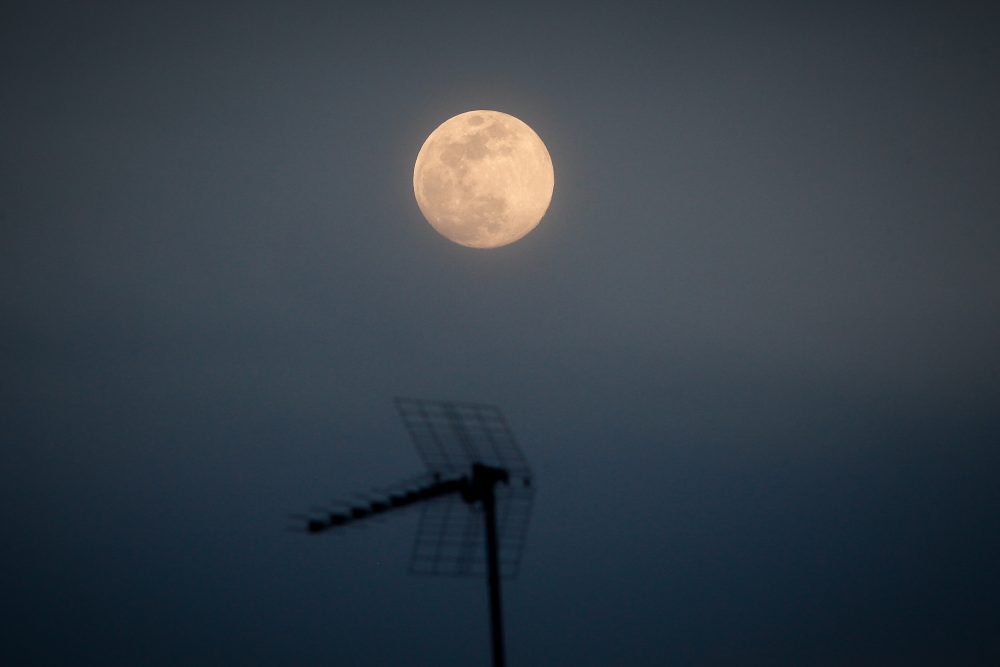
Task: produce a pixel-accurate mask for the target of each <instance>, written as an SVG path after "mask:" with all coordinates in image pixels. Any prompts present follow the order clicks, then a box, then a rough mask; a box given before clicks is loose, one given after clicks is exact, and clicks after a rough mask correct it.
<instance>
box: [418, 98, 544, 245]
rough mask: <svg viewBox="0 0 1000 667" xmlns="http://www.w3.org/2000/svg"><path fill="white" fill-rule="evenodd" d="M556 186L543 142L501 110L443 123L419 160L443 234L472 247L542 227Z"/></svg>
mask: <svg viewBox="0 0 1000 667" xmlns="http://www.w3.org/2000/svg"><path fill="white" fill-rule="evenodd" d="M554 184H555V176H554V174H553V172H552V158H550V157H549V151H548V150H546V148H545V144H543V143H542V140H541V139H540V138H539V137H538V135H537V134H535V131H534V130H532V129H531V128H530V127H528V126H527V125H526V124H525V123H523V122H522V121H520V120H518V119H517V118H514V116H510V115H508V114H505V113H501V112H499V111H467V112H465V113H463V114H459V115H457V116H455V117H454V118H449V119H448V120H446V121H445V122H443V123H441V125H440V126H438V128H437V129H436V130H434V131H433V132H431V135H430V136H429V137H427V141H425V142H424V145H423V146H422V147H421V148H420V153H418V154H417V162H416V164H415V165H414V166H413V193H414V194H415V195H416V197H417V205H418V206H420V212H421V213H423V214H424V217H425V218H427V222H429V223H431V226H432V227H434V229H436V230H437V231H438V233H439V234H441V235H442V236H445V237H447V238H449V239H451V240H452V241H454V242H455V243H459V244H461V245H464V246H468V247H470V248H498V247H500V246H504V245H507V244H508V243H513V242H514V241H517V240H518V239H520V238H521V237H523V236H524V235H525V234H527V233H528V232H530V231H531V230H532V229H534V228H535V227H536V226H537V225H538V223H539V221H540V220H541V219H542V216H543V215H545V211H546V210H547V209H548V208H549V202H550V201H552V187H553V185H554Z"/></svg>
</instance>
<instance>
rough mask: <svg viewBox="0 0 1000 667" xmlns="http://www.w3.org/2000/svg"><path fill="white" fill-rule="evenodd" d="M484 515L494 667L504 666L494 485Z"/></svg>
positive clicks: (485, 499)
mask: <svg viewBox="0 0 1000 667" xmlns="http://www.w3.org/2000/svg"><path fill="white" fill-rule="evenodd" d="M483 515H484V518H485V520H486V521H485V523H486V560H487V565H488V568H489V572H488V577H487V579H488V581H489V587H490V627H491V629H492V632H493V667H503V666H504V656H503V614H502V613H501V610H500V563H499V558H498V555H497V512H496V500H495V498H494V496H493V485H492V484H491V485H490V486H488V487H487V488H486V490H485V492H484V493H483Z"/></svg>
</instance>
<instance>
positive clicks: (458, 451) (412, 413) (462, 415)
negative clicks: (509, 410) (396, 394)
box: [396, 398, 534, 578]
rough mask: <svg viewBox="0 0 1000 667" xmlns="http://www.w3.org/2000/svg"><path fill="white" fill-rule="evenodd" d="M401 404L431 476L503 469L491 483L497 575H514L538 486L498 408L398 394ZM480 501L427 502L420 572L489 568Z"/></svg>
mask: <svg viewBox="0 0 1000 667" xmlns="http://www.w3.org/2000/svg"><path fill="white" fill-rule="evenodd" d="M396 408H397V410H398V411H399V414H400V416H401V417H402V419H403V423H404V425H405V426H406V429H407V431H409V433H410V436H411V438H412V439H413V443H414V445H415V446H416V448H417V451H418V453H419V454H420V456H421V458H422V459H423V460H424V463H425V464H426V465H427V467H428V469H429V470H430V471H431V473H432V474H433V475H436V476H438V477H440V478H442V479H450V478H457V477H463V476H468V475H470V473H471V469H472V465H473V464H474V463H481V464H484V465H488V466H492V467H496V468H502V469H504V470H506V471H507V474H508V476H509V481H508V482H507V483H500V484H497V486H496V487H494V496H495V498H496V512H497V537H498V542H499V546H498V551H499V553H498V556H499V564H500V575H501V576H502V577H504V578H513V577H515V576H516V575H517V571H518V568H519V566H520V561H521V552H522V550H523V546H524V538H525V533H526V532H527V527H528V519H529V516H530V513H531V503H532V500H533V498H534V487H533V486H532V480H531V469H530V468H529V467H528V464H527V461H525V459H524V456H523V455H522V454H521V450H520V448H519V447H518V446H517V442H516V441H515V440H514V435H513V434H512V433H511V431H510V428H509V426H508V425H507V421H506V419H504V416H503V414H502V413H501V412H500V410H499V409H497V408H496V407H493V406H490V405H481V404H476V403H456V402H447V401H428V400H423V399H404V398H397V399H396ZM484 543H485V528H484V526H483V513H482V507H481V506H479V505H470V504H468V503H466V502H464V501H463V500H462V499H461V498H459V497H448V498H441V499H439V500H436V501H433V502H430V503H427V504H426V505H425V506H424V508H423V513H422V514H421V518H420V527H419V529H418V531H417V538H416V541H415V542H414V546H413V555H412V558H411V560H410V571H411V572H414V573H416V574H436V575H445V576H481V575H483V574H485V573H486V552H485V544H484Z"/></svg>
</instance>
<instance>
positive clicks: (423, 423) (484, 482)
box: [305, 398, 534, 667]
mask: <svg viewBox="0 0 1000 667" xmlns="http://www.w3.org/2000/svg"><path fill="white" fill-rule="evenodd" d="M395 403H396V410H397V411H398V412H399V416H400V417H401V418H402V420H403V424H404V425H405V426H406V430H407V431H408V432H409V434H410V437H411V438H412V440H413V444H414V445H415V446H416V448H417V452H418V453H419V454H420V457H421V458H422V459H423V460H424V463H425V464H426V466H427V474H426V475H424V476H422V477H419V478H416V479H413V480H408V481H406V482H403V483H400V484H396V485H394V486H393V487H391V488H390V490H388V491H384V492H383V493H381V494H378V495H377V496H375V497H373V498H372V499H370V500H368V499H366V500H365V501H364V502H362V503H358V504H354V505H347V506H342V507H341V508H339V509H337V510H325V509H322V510H320V511H318V512H311V513H310V515H308V516H307V517H305V528H306V530H307V531H308V532H310V533H320V532H324V531H326V530H330V529H333V528H339V527H341V526H346V525H349V524H353V523H356V522H359V521H362V520H364V519H369V518H373V517H377V516H383V515H385V514H386V513H387V512H390V511H392V510H397V509H403V508H406V507H410V506H413V505H417V504H420V505H422V506H423V514H422V515H421V517H420V527H419V529H418V531H417V537H416V540H415V542H414V545H413V554H412V556H411V559H410V571H411V572H413V573H416V574H435V575H446V576H472V575H476V576H481V575H484V574H485V575H486V579H487V584H488V586H489V597H490V625H491V630H492V647H493V665H494V667H503V664H504V650H503V622H502V619H503V617H502V613H501V602H500V579H501V577H504V578H510V577H514V576H516V575H517V570H518V566H519V565H520V560H521V552H522V547H523V545H524V537H525V533H526V531H527V526H528V517H529V515H530V513H531V502H532V499H533V497H534V487H533V486H532V480H531V469H530V468H529V467H528V463H527V461H526V460H525V459H524V455H523V454H521V450H520V448H519V447H518V446H517V442H516V441H515V440H514V435H513V433H511V430H510V427H509V426H508V424H507V420H506V419H504V416H503V414H502V413H501V412H500V410H499V409H497V408H496V407H493V406H491V405H481V404H478V403H460V402H449V401H428V400H423V399H415V398H397V399H395ZM484 547H485V548H484Z"/></svg>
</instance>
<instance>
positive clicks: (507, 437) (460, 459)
mask: <svg viewBox="0 0 1000 667" xmlns="http://www.w3.org/2000/svg"><path fill="white" fill-rule="evenodd" d="M396 409H397V410H398V411H399V416H400V417H401V418H402V419H403V424H404V425H405V426H406V430H407V431H409V433H410V437H411V438H412V439H413V444H414V445H415V446H416V448H417V452H418V453H419V454H420V457H421V458H422V459H423V460H424V463H425V464H426V465H427V468H428V469H429V470H430V471H431V472H432V473H438V474H440V475H442V476H451V475H454V474H458V475H464V474H466V473H467V472H468V471H469V467H470V466H471V465H472V464H473V463H482V464H485V465H488V466H493V467H496V468H503V469H505V470H507V472H508V473H509V474H510V476H511V482H514V481H515V478H516V479H518V480H524V479H529V478H530V477H531V470H530V469H529V468H528V463H527V461H525V460H524V455H522V454H521V450H520V448H519V447H518V446H517V442H516V441H515V440H514V434H513V433H511V431H510V427H509V426H508V425H507V420H506V419H504V416H503V414H502V413H501V412H500V410H499V408H496V407H494V406H492V405H482V404H479V403H458V402H451V401H428V400H423V399H416V398H397V399H396Z"/></svg>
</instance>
